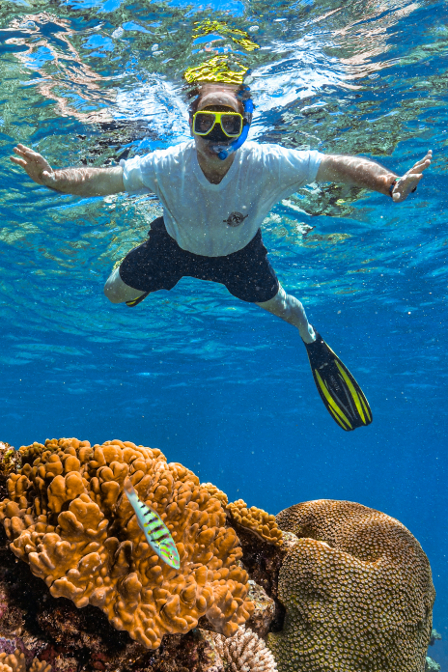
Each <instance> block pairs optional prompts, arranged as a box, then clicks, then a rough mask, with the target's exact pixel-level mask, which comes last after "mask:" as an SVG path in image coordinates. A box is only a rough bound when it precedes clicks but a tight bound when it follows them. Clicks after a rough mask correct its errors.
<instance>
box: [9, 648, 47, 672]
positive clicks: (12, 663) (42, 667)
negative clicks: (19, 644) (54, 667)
mask: <svg viewBox="0 0 448 672" xmlns="http://www.w3.org/2000/svg"><path fill="white" fill-rule="evenodd" d="M50 670H51V665H48V664H47V663H46V662H44V661H40V660H34V661H33V663H32V665H31V667H30V668H29V672H50ZM0 672H26V664H25V655H24V654H23V653H22V652H21V651H19V649H16V650H15V651H14V653H9V654H8V653H0Z"/></svg>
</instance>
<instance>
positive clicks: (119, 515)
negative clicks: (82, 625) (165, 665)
mask: <svg viewBox="0 0 448 672" xmlns="http://www.w3.org/2000/svg"><path fill="white" fill-rule="evenodd" d="M20 450H21V453H22V456H23V467H22V469H21V470H20V472H19V473H18V474H12V475H11V476H10V478H9V479H8V492H9V497H10V499H9V500H8V499H6V500H4V501H3V502H1V503H0V519H1V520H2V521H3V523H4V526H5V529H6V533H7V535H8V538H9V539H10V540H11V542H12V543H11V544H10V548H11V550H12V551H13V552H14V553H15V555H16V556H17V557H18V558H21V559H22V560H25V561H26V562H28V563H29V565H30V567H31V571H32V572H33V574H35V575H36V576H38V577H40V578H42V579H44V581H45V582H46V584H47V586H49V588H50V592H51V594H52V595H53V596H54V597H66V598H69V599H71V600H73V602H74V603H75V605H76V606H77V607H84V606H86V605H87V604H89V603H90V604H92V605H94V606H97V607H100V608H101V609H102V610H103V611H104V612H105V613H106V615H107V617H108V619H109V620H110V622H111V623H112V625H113V626H114V627H116V628H117V629H119V630H127V631H128V632H129V634H130V635H131V637H133V638H134V639H136V640H137V641H139V642H140V643H142V644H143V645H144V646H146V647H148V648H156V647H158V646H159V645H160V643H161V638H162V636H163V635H165V634H173V633H186V632H188V631H189V630H191V629H192V628H194V627H196V625H197V623H198V619H199V618H200V617H202V616H205V617H206V618H207V620H208V621H209V623H210V624H211V625H212V627H213V628H214V629H215V630H217V631H218V632H222V633H223V634H224V635H232V634H233V633H234V632H235V631H236V630H237V628H238V626H239V625H241V624H243V623H244V622H245V621H246V620H247V618H248V617H249V616H250V613H251V612H252V609H253V607H252V604H251V603H250V602H249V601H248V600H247V599H246V594H247V590H248V586H247V580H248V576H247V573H246V572H245V571H244V570H243V569H242V568H241V567H240V566H239V564H238V563H237V561H238V559H239V558H240V557H241V548H240V546H239V542H238V538H237V536H236V533H235V531H234V530H233V529H231V528H227V527H225V522H226V514H225V511H224V510H223V508H222V506H221V504H220V502H219V501H218V500H217V499H216V498H214V497H212V496H211V495H210V494H209V493H208V492H207V490H205V489H203V488H201V487H200V485H199V480H198V478H197V477H196V476H195V474H193V473H192V472H191V471H189V470H188V469H186V468H185V467H183V466H182V465H181V464H177V463H170V464H167V462H166V459H165V457H164V456H163V454H162V453H161V452H160V451H159V450H151V449H150V448H145V447H142V446H136V445H134V444H133V443H130V442H121V441H108V442H106V443H105V444H103V445H95V446H93V447H92V446H90V444H89V443H88V442H87V441H78V440H77V439H60V440H59V441H57V440H56V439H53V440H51V441H46V443H45V445H42V444H38V443H34V444H33V445H31V446H28V447H24V448H21V449H20ZM126 477H129V478H130V479H131V482H132V483H133V485H134V487H135V489H136V490H137V493H138V495H139V497H140V499H142V500H143V501H145V502H146V503H147V504H148V505H149V506H151V507H152V508H153V509H154V510H155V511H156V512H157V513H158V514H159V515H160V516H161V517H162V519H163V520H164V522H165V524H166V525H167V526H168V528H169V530H170V531H171V534H172V536H173V538H174V541H175V542H176V544H177V547H178V550H179V554H180V560H181V566H180V570H178V571H177V570H175V569H172V568H171V567H169V566H168V565H167V564H165V563H163V562H162V561H161V560H160V559H159V558H158V556H157V555H156V554H155V553H154V552H153V551H152V549H151V548H150V547H149V545H148V544H147V543H146V541H145V538H144V535H143V533H142V532H141V530H140V528H139V527H138V525H137V521H136V517H135V515H134V512H133V510H132V507H131V505H130V504H129V502H128V499H127V497H126V496H124V495H123V482H124V480H125V478H126Z"/></svg>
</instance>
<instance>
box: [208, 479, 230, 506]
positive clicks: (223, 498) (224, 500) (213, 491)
mask: <svg viewBox="0 0 448 672" xmlns="http://www.w3.org/2000/svg"><path fill="white" fill-rule="evenodd" d="M201 488H204V490H207V492H208V493H209V495H211V496H212V497H216V499H219V501H220V502H221V504H222V505H223V506H224V508H225V507H226V506H227V504H228V501H229V498H228V497H227V495H226V493H225V492H223V491H222V490H220V489H219V488H217V487H216V485H213V483H201Z"/></svg>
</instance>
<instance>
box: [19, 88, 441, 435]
mask: <svg viewBox="0 0 448 672" xmlns="http://www.w3.org/2000/svg"><path fill="white" fill-rule="evenodd" d="M252 111H253V105H252V100H251V98H250V93H249V91H248V89H247V87H244V86H243V85H230V84H213V83H203V84H201V83H198V84H197V89H196V97H195V98H194V100H193V102H192V103H191V105H190V108H189V112H190V129H191V135H192V140H190V141H189V142H185V143H182V144H179V145H176V146H174V147H170V148H169V149H166V150H156V151H154V152H151V153H150V154H147V155H146V156H136V157H134V158H132V159H129V160H127V161H122V162H121V164H120V165H119V166H114V167H107V168H84V167H83V168H69V169H66V170H53V169H52V168H51V166H50V165H49V164H48V162H47V161H46V160H45V159H44V158H43V157H42V156H41V155H40V154H38V153H37V152H34V151H33V150H31V149H29V148H27V147H25V146H24V145H21V144H19V145H18V146H17V147H15V148H14V152H15V154H16V156H14V157H11V161H12V162H13V163H15V164H17V165H19V166H21V167H22V168H23V169H24V170H25V171H26V172H27V173H28V175H29V176H30V177H31V178H32V179H33V180H34V181H35V182H37V183H38V184H41V185H45V186H47V187H49V188H50V189H54V190H56V191H59V192H62V193H69V194H74V195H79V196H106V195H109V194H115V193H118V192H123V191H127V192H128V193H130V194H136V193H154V194H156V195H157V196H158V198H159V199H160V201H161V203H162V205H163V217H160V218H158V219H156V220H155V221H154V222H152V224H151V230H150V231H149V235H148V238H147V240H146V241H145V242H143V243H142V244H141V245H139V246H138V247H136V248H135V249H133V250H131V251H130V252H129V253H128V254H127V255H126V257H125V258H124V259H123V261H122V262H121V265H120V266H119V268H116V269H115V270H114V271H113V272H112V273H111V275H110V277H109V278H108V280H107V282H106V285H105V288H104V292H105V295H106V296H107V298H108V299H109V300H110V301H112V303H126V304H127V305H128V306H130V307H133V306H136V305H137V304H139V303H140V302H141V301H143V300H144V299H145V298H146V297H147V296H148V295H149V294H151V293H152V292H156V291H158V290H160V289H167V290H170V289H172V288H173V287H174V286H175V285H176V284H177V282H178V281H179V280H180V279H181V278H182V277H184V276H190V277H194V278H199V279H202V280H210V281H213V282H218V283H221V284H223V285H225V286H226V287H227V289H228V290H229V292H230V293H231V294H233V296H235V297H237V298H238V299H241V300H242V301H246V302H248V303H255V304H256V305H258V306H260V308H263V309H264V310H267V311H268V312H270V313H272V314H273V315H276V316H277V317H280V318H281V319H283V320H285V321H286V322H288V323H289V324H292V325H293V326H294V327H296V328H297V329H298V331H299V334H300V336H301V338H302V340H303V342H304V343H305V347H306V349H307V353H308V357H309V360H310V364H311V369H312V372H313V376H314V380H315V383H316V386H317V389H318V391H319V394H320V396H321V398H322V401H323V403H324V404H325V407H326V408H327V410H328V412H329V413H330V415H331V416H332V417H333V419H334V420H335V421H336V422H337V424H338V425H339V426H340V427H342V429H344V430H346V431H350V430H353V429H355V428H356V427H360V426H362V425H368V424H370V422H371V421H372V414H371V410H370V407H369V404H368V402H367V400H366V398H365V396H364V394H363V392H362V390H361V388H360V387H359V385H358V384H357V382H356V380H355V379H354V377H353V376H352V375H351V373H350V372H349V371H348V369H347V368H346V367H345V366H344V364H343V363H342V362H341V360H340V359H339V358H338V357H337V356H336V355H335V353H334V352H333V351H332V350H331V349H330V348H329V347H328V345H327V344H326V343H325V341H324V340H323V339H322V337H321V336H320V335H319V334H318V332H317V331H316V330H315V329H314V328H313V327H312V326H311V324H310V323H309V322H308V319H307V317H306V314H305V310H304V307H303V305H302V304H301V302H300V301H299V300H298V299H296V298H295V297H294V296H292V295H291V294H287V293H286V292H285V290H284V289H283V287H282V286H281V285H280V283H279V281H278V280H277V276H276V274H275V271H274V269H273V268H272V266H271V264H270V263H269V261H268V258H267V250H266V248H265V247H264V245H263V241H262V236H261V231H260V226H261V223H262V222H263V220H264V218H265V217H266V215H267V214H268V212H269V211H270V210H271V208H272V207H273V206H274V204H275V203H277V202H278V201H280V200H281V199H283V198H285V197H286V196H288V195H290V194H292V193H294V192H295V191H297V190H298V188H299V187H301V186H303V185H304V184H308V183H310V182H314V181H317V182H338V183H344V184H350V185H354V186H358V187H363V188H367V189H370V190H372V191H377V192H380V193H382V194H384V195H385V196H386V197H387V198H391V199H392V201H393V202H394V203H401V202H402V201H404V200H405V199H406V198H407V197H408V195H409V194H410V193H411V192H413V191H415V189H416V187H417V185H418V183H419V181H420V180H421V178H422V174H423V171H424V170H425V169H426V168H428V166H429V165H430V164H431V158H432V152H431V151H429V152H428V153H427V154H426V156H425V157H423V159H421V160H420V161H417V163H415V164H414V166H413V167H412V168H411V169H410V170H409V171H408V172H407V173H405V174H404V175H403V176H402V177H399V176H398V175H396V174H395V173H392V172H391V171H390V170H388V169H387V168H384V167H382V166H381V165H379V164H378V163H375V162H373V161H370V160H369V159H365V158H362V157H356V156H342V155H324V154H321V153H319V152H317V151H298V150H293V149H285V148H283V147H281V146H279V145H274V144H260V143H257V142H250V141H246V138H247V132H248V130H249V126H250V123H251V120H252Z"/></svg>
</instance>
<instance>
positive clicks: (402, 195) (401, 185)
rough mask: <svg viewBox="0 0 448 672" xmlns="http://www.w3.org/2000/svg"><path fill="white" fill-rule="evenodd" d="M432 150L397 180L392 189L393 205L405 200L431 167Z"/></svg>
mask: <svg viewBox="0 0 448 672" xmlns="http://www.w3.org/2000/svg"><path fill="white" fill-rule="evenodd" d="M431 159H432V150H431V149H430V150H429V151H428V153H427V154H426V156H425V157H424V158H423V159H421V160H420V161H417V163H414V165H413V166H412V168H411V169H410V170H408V172H407V173H405V174H404V175H403V177H400V178H398V179H397V184H396V185H395V187H394V188H393V191H392V198H393V200H394V203H401V201H404V200H406V198H407V197H408V196H409V194H410V193H411V192H412V191H414V190H415V189H416V188H417V185H418V183H419V182H420V180H421V179H422V177H423V171H424V170H426V168H429V166H430V165H431Z"/></svg>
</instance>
